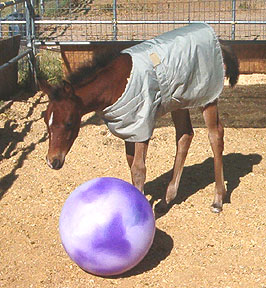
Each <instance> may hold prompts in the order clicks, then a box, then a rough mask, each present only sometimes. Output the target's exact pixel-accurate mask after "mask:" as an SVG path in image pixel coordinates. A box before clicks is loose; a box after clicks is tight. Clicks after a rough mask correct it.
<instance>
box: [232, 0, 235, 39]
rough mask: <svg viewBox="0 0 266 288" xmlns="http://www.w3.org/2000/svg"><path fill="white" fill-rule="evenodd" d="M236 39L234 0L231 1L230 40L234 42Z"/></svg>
mask: <svg viewBox="0 0 266 288" xmlns="http://www.w3.org/2000/svg"><path fill="white" fill-rule="evenodd" d="M235 37H236V0H232V31H231V40H235Z"/></svg>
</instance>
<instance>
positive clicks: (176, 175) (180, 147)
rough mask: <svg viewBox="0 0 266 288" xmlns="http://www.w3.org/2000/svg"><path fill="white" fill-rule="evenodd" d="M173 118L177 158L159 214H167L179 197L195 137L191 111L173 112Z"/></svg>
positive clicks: (158, 208)
mask: <svg viewBox="0 0 266 288" xmlns="http://www.w3.org/2000/svg"><path fill="white" fill-rule="evenodd" d="M171 116H172V120H173V122H174V125H175V130H176V156H175V162H174V167H173V174H172V179H171V181H170V183H169V184H168V187H167V190H166V195H165V199H162V201H161V202H159V203H158V204H157V206H156V210H157V211H158V212H159V213H160V212H165V211H166V210H167V209H168V204H169V203H170V202H172V201H173V200H174V199H175V197H176V195H177V190H178V186H179V182H180V178H181V175H182V172H183V168H184V163H185V160H186V156H187V153H188V149H189V147H190V144H191V141H192V138H193V136H194V133H193V128H192V125H191V121H190V115H189V111H188V110H187V109H184V110H176V111H173V112H172V113H171Z"/></svg>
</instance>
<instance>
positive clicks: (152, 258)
mask: <svg viewBox="0 0 266 288" xmlns="http://www.w3.org/2000/svg"><path fill="white" fill-rule="evenodd" d="M173 246H174V241H173V239H172V238H171V237H170V236H169V235H168V234H167V233H165V232H164V231H162V230H160V229H158V228H156V232H155V236H154V240H153V244H152V246H151V248H150V250H149V252H148V254H147V255H146V256H145V257H144V259H143V260H142V261H141V262H140V263H139V264H138V265H136V266H135V267H134V268H132V269H131V270H129V271H127V272H125V273H123V274H120V275H115V276H109V277H107V278H112V279H118V278H127V277H131V276H135V275H139V274H142V273H144V272H147V271H150V270H152V269H153V268H155V267H157V266H158V265H159V263H160V262H161V261H163V260H164V259H166V257H167V256H168V255H169V254H170V253H171V251H172V249H173Z"/></svg>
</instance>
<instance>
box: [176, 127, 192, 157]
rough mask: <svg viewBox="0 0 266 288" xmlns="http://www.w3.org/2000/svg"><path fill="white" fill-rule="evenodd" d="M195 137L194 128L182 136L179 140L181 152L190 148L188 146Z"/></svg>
mask: <svg viewBox="0 0 266 288" xmlns="http://www.w3.org/2000/svg"><path fill="white" fill-rule="evenodd" d="M193 137H194V132H193V130H191V131H189V132H188V133H185V134H183V135H182V136H180V138H179V139H178V140H177V144H178V150H179V152H182V151H187V150H188V148H189V146H190V144H191V142H192V139H193Z"/></svg>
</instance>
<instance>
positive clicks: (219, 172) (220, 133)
mask: <svg viewBox="0 0 266 288" xmlns="http://www.w3.org/2000/svg"><path fill="white" fill-rule="evenodd" d="M203 117H204V121H205V123H206V126H207V128H208V131H209V140H210V144H211V148H212V151H213V155H214V173H215V194H214V201H213V204H212V211H213V212H216V213H219V212H221V211H222V208H223V199H224V198H225V195H226V189H225V186H224V175H223V159H222V157H223V155H222V154H223V149H224V140H223V137H224V129H223V126H222V124H221V122H220V120H219V115H218V108H217V102H215V103H213V104H211V105H208V106H206V107H205V108H204V109H203Z"/></svg>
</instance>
